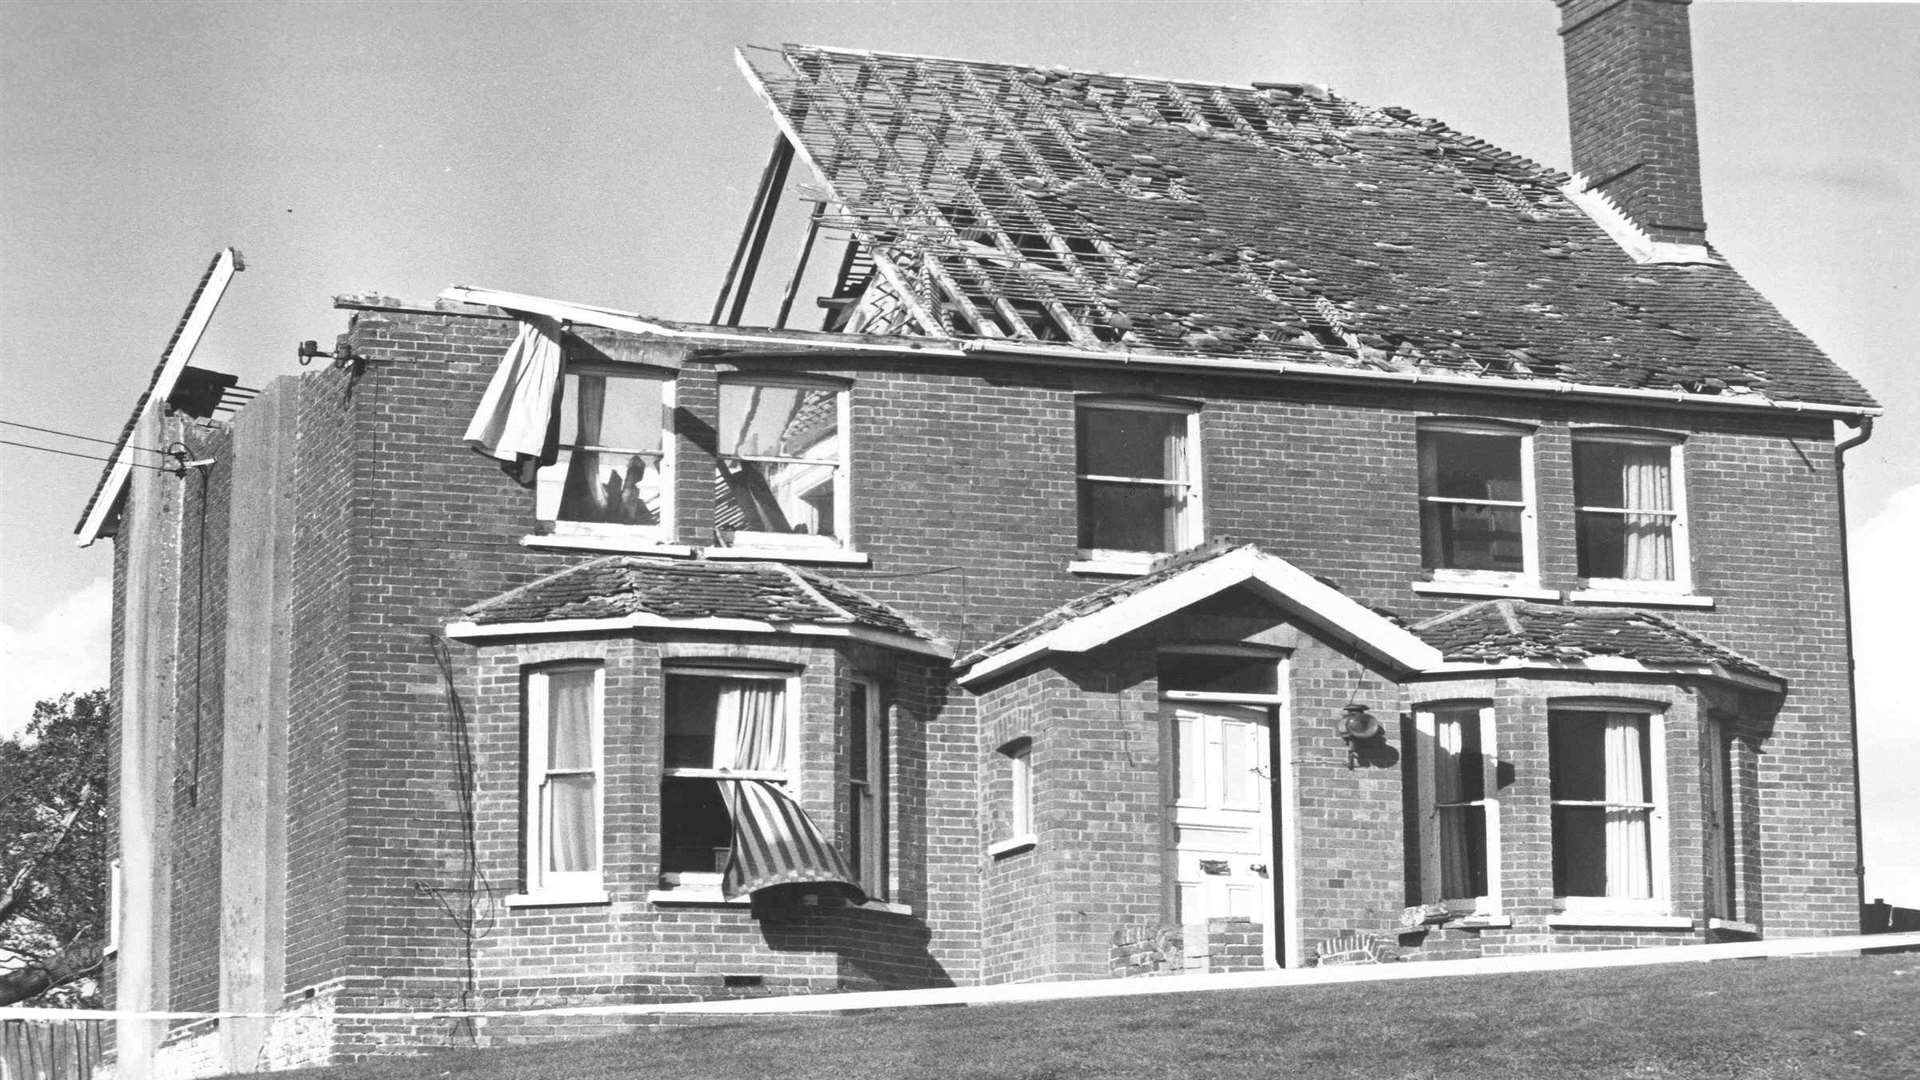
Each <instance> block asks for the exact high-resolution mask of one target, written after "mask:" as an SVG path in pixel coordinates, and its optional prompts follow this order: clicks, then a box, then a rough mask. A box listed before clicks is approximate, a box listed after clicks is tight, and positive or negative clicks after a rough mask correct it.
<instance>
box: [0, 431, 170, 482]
mask: <svg viewBox="0 0 1920 1080" xmlns="http://www.w3.org/2000/svg"><path fill="white" fill-rule="evenodd" d="M18 426H20V427H25V426H26V425H24V424H21V425H18ZM0 445H3V446H18V447H20V448H21V449H22V450H38V451H40V452H41V453H43V454H60V455H62V456H64V457H77V458H85V459H86V460H88V461H106V462H111V461H112V460H113V459H112V458H110V457H101V456H99V455H98V454H77V453H75V452H73V451H72V450H56V449H54V448H53V447H51V446H35V445H33V444H32V443H23V442H14V441H13V440H12V439H0ZM158 452H159V451H157V450H150V451H148V453H158ZM127 464H129V465H131V466H133V467H134V468H136V469H152V470H153V471H154V472H171V471H172V470H171V469H163V468H161V467H160V466H158V465H145V464H142V463H140V462H138V461H129V462H127Z"/></svg>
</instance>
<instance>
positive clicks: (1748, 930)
mask: <svg viewBox="0 0 1920 1080" xmlns="http://www.w3.org/2000/svg"><path fill="white" fill-rule="evenodd" d="M1707 929H1709V930H1724V931H1726V932H1727V933H1729V934H1745V935H1747V936H1748V937H1756V938H1757V937H1759V936H1760V928H1759V927H1758V926H1755V925H1754V924H1752V923H1750V922H1741V921H1739V920H1738V919H1708V920H1707Z"/></svg>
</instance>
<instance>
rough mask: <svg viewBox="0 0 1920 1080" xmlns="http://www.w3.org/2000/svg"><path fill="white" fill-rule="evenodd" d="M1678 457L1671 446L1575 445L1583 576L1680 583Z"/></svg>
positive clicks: (1574, 488) (1576, 496) (1589, 442)
mask: <svg viewBox="0 0 1920 1080" xmlns="http://www.w3.org/2000/svg"><path fill="white" fill-rule="evenodd" d="M1673 453H1674V451H1673V448H1672V447H1670V446H1667V445H1665V444H1635V443H1621V442H1602V441H1578V442H1575V443H1574V445H1573V463H1574V485H1573V491H1574V502H1575V503H1576V504H1577V505H1578V506H1580V507H1582V508H1583V509H1581V510H1579V511H1578V514H1577V517H1578V521H1577V525H1576V527H1577V530H1578V532H1577V535H1578V547H1577V551H1578V556H1579V570H1580V574H1581V575H1582V576H1583V577H1594V578H1620V579H1625V580H1629V581H1671V580H1673V579H1674V577H1675V559H1674V537H1673V531H1674V524H1675V522H1674V515H1673V513H1672V510H1673V475H1672V474H1673ZM1633 511H1641V512H1639V513H1635V512H1633Z"/></svg>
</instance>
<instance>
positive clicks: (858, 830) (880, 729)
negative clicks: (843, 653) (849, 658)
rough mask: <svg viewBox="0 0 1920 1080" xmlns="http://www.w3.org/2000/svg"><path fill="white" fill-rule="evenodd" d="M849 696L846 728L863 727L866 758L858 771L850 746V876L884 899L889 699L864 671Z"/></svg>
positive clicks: (888, 867)
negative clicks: (852, 856)
mask: <svg viewBox="0 0 1920 1080" xmlns="http://www.w3.org/2000/svg"><path fill="white" fill-rule="evenodd" d="M852 689H853V690H857V691H859V693H858V694H855V693H852V692H849V694H848V696H847V706H848V707H847V722H848V724H849V731H850V732H851V729H852V725H859V726H860V727H861V729H862V730H863V732H864V735H865V739H864V743H865V746H866V751H867V752H866V760H865V761H864V762H862V764H863V765H864V766H865V767H864V769H863V770H862V775H860V776H856V775H855V774H854V771H853V764H854V759H853V754H852V751H851V747H850V748H849V751H848V759H847V760H848V771H847V821H848V826H849V831H850V832H851V833H853V834H854V839H856V840H857V841H858V842H857V843H852V844H848V845H847V850H848V851H850V852H853V853H854V854H855V857H856V858H857V859H858V860H859V861H858V863H857V864H856V865H855V867H854V876H855V877H856V878H857V879H858V881H859V882H860V887H861V888H862V889H863V890H865V891H866V894H867V897H868V899H872V900H884V899H885V898H886V897H888V896H890V895H892V880H891V879H892V873H893V866H892V860H891V858H890V857H889V856H890V854H891V848H892V828H891V825H892V816H893V815H892V807H891V805H890V800H891V799H892V797H893V784H892V776H891V768H890V763H891V762H892V760H893V753H892V748H893V741H892V738H891V736H892V730H891V725H890V724H889V723H888V722H887V720H888V709H887V702H886V699H885V698H884V697H882V696H881V693H880V684H879V682H878V681H876V680H874V679H870V678H866V677H857V678H855V679H854V680H853V682H852ZM862 699H864V702H865V708H864V709H860V708H856V707H855V706H856V703H857V702H859V701H861V700H862Z"/></svg>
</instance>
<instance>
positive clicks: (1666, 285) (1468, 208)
mask: <svg viewBox="0 0 1920 1080" xmlns="http://www.w3.org/2000/svg"><path fill="white" fill-rule="evenodd" d="M741 62H742V66H743V68H744V69H745V70H746V72H747V73H748V75H749V77H750V78H751V79H752V80H753V82H754V83H755V85H756V87H758V88H759V90H760V91H761V92H762V94H763V95H764V96H765V98H766V99H767V101H768V102H769V103H770V104H771V106H772V107H773V109H774V111H775V114H776V117H777V119H778V121H779V123H780V125H781V127H782V129H783V130H784V131H785V132H786V135H787V137H788V138H789V139H790V140H791V141H792V142H793V143H794V144H795V146H796V147H797V149H798V152H799V154H800V155H801V156H802V158H803V159H804V160H805V161H806V162H807V163H808V164H809V165H810V166H811V167H812V168H813V169H814V171H815V172H816V173H817V174H818V176H819V178H820V180H821V181H822V182H823V183H824V184H825V186H826V187H827V189H828V194H827V202H828V204H829V207H828V209H827V210H826V211H825V213H824V214H823V216H822V218H821V221H822V223H823V225H824V226H825V227H827V228H831V229H836V230H839V231H842V232H844V233H846V234H847V235H849V236H850V237H852V238H853V240H854V241H855V243H854V244H853V245H852V246H850V248H849V250H848V252H847V256H846V258H845V259H844V260H843V262H842V264H841V267H840V270H839V274H838V279H837V280H836V282H835V285H834V296H833V297H830V298H828V300H827V301H825V302H826V303H827V304H828V305H829V306H830V307H833V308H834V312H835V313H834V314H830V315H829V318H828V325H829V327H834V326H836V325H837V326H839V327H844V328H846V329H849V330H864V331H867V332H882V333H901V334H908V335H917V336H922V337H932V338H948V339H1006V340H1008V341H1010V342H1014V343H1030V342H1044V341H1055V342H1059V343H1062V344H1068V345H1071V346H1073V347H1077V348H1079V349H1082V350H1090V351H1097V352H1107V353H1112V354H1115V355H1124V354H1127V353H1154V354H1167V355H1186V356H1202V357H1233V358H1238V359H1266V360H1274V361H1281V360H1285V361H1290V362H1292V363H1293V364H1300V363H1307V364H1312V365H1319V366H1324V367H1327V368H1329V369H1347V370H1376V371H1392V372H1400V373H1409V374H1418V373H1433V374H1446V375H1451V376H1467V377H1469V378H1475V379H1486V380H1490V381H1499V382H1502V383H1504V384H1505V385H1508V386H1512V385H1514V384H1516V383H1526V382H1536V383H1539V382H1553V383H1563V384H1564V383H1572V384H1576V385H1581V386H1591V387H1599V388H1614V389H1635V390H1659V391H1674V392H1679V393H1687V394H1705V395H1723V396H1726V397H1728V398H1731V399H1734V400H1748V401H1753V402H1755V403H1756V404H1759V403H1766V402H1805V403H1819V404H1827V405H1837V406H1845V407H1851V408H1858V409H1872V408H1874V403H1873V400H1872V398H1871V397H1870V396H1869V395H1868V394H1867V393H1866V391H1865V390H1864V389H1863V388H1862V387H1861V386H1860V384H1859V383H1858V382H1856V381H1855V380H1854V379H1853V378H1852V377H1851V376H1849V375H1848V374H1847V373H1846V372H1844V371H1842V370H1841V369H1840V368H1839V367H1838V366H1837V365H1835V364H1834V363H1833V362H1832V361H1831V360H1829V359H1828V358H1827V357H1826V356H1825V355H1824V354H1822V353H1821V352H1820V350H1819V349H1818V348H1817V347H1816V346H1814V345H1813V343H1812V342H1811V341H1809V340H1808V339H1807V338H1806V337H1805V336H1804V335H1802V334H1800V333H1799V331H1797V330H1795V329H1794V328H1793V326H1792V325H1791V324H1789V323H1788V322H1787V321H1786V319H1785V318H1783V317H1782V316H1781V315H1780V313H1779V312H1778V311H1777V310H1775V308H1774V307H1773V305H1772V304H1770V303H1769V302H1768V301H1767V300H1766V299H1765V298H1764V297H1762V296H1761V295H1760V294H1759V293H1758V292H1756V291H1755V290H1754V289H1753V288H1752V287H1751V286H1749V285H1748V284H1747V283H1746V282H1745V281H1744V280H1743V279H1742V278H1741V277H1740V276H1739V274H1737V273H1736V272H1734V271H1733V270H1732V269H1731V268H1729V267H1727V266H1725V265H1722V264H1687V265H1666V264H1658V263H1642V262H1639V261H1637V260H1636V259H1635V258H1634V257H1632V256H1631V255H1629V254H1628V253H1627V252H1626V251H1624V250H1623V249H1622V247H1621V246H1620V244H1618V243H1616V242H1615V240H1614V239H1612V238H1610V236H1609V235H1608V233H1607V232H1606V231H1605V230H1604V229H1603V228H1602V227H1601V226H1600V225H1599V224H1597V223H1596V222H1595V221H1594V220H1593V219H1592V218H1590V217H1589V216H1588V215H1587V214H1586V213H1585V212H1584V211H1583V210H1581V209H1580V208H1579V207H1577V206H1575V205H1574V204H1573V203H1572V202H1570V201H1569V200H1568V199H1567V198H1566V197H1565V196H1564V195H1563V194H1562V193H1561V190H1560V189H1561V187H1562V185H1564V184H1565V183H1566V181H1567V177H1565V176H1564V175H1562V174H1560V173H1557V172H1554V171H1552V170H1549V169H1546V168H1544V167H1542V166H1540V165H1538V164H1535V163H1533V162H1531V161H1527V160H1525V159H1523V158H1520V157H1517V156H1515V155H1513V154H1509V153H1507V152H1505V151H1502V150H1500V149H1498V148H1496V147H1493V146H1491V145H1489V144H1487V143H1485V142H1483V141H1481V140H1478V139H1474V138H1472V137H1470V136H1466V135H1463V134H1461V133H1459V132H1456V131H1453V130H1452V129H1450V128H1448V127H1447V126H1446V125H1445V124H1442V123H1440V122H1438V121H1434V120H1428V119H1424V118H1421V117H1418V116H1415V115H1414V114H1412V113H1410V112H1408V111H1407V110H1404V109H1398V108H1386V109H1375V108H1370V107H1367V106H1363V105H1360V104H1358V103H1355V102H1352V101H1349V100H1346V99H1344V98H1341V97H1339V96H1337V95H1334V94H1332V93H1329V92H1327V91H1325V90H1324V89H1321V88H1318V87H1309V86H1297V85H1280V84H1257V85H1255V86H1252V87H1236V86H1221V85H1214V84H1208V83H1197V82H1177V81H1171V80H1164V79H1147V78H1135V77H1126V76H1118V75H1103V74H1094V73H1086V72H1069V71H1064V70H1059V69H1049V70H1042V69H1037V68H1027V67H1017V66H1011V65H1004V64H986V63H977V62H970V61H959V60H947V59H936V58H930V57H918V56H906V55H895V54H883V53H870V52H854V51H847V50H838V49H824V48H816V47H811V46H800V45H789V46H785V47H783V48H780V49H750V50H743V51H742V53H741Z"/></svg>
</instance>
